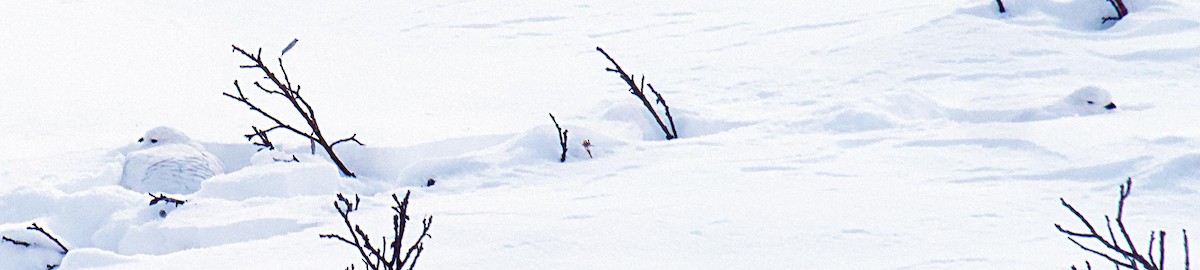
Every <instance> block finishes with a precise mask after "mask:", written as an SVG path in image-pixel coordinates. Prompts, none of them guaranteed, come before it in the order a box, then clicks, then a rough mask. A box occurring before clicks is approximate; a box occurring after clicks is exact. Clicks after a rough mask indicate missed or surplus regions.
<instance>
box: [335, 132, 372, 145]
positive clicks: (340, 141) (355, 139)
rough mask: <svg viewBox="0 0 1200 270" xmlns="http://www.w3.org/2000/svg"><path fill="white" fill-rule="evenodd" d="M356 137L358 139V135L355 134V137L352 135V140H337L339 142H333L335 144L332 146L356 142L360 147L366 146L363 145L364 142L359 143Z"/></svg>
mask: <svg viewBox="0 0 1200 270" xmlns="http://www.w3.org/2000/svg"><path fill="white" fill-rule="evenodd" d="M355 137H358V133H354V135H350V138H345V139H341V140H337V141H335V142H333V144H331V145H330V146H336V145H338V144H339V143H344V142H354V143H357V144H358V145H360V146H361V145H365V144H363V143H362V142H360V141H358V138H355Z"/></svg>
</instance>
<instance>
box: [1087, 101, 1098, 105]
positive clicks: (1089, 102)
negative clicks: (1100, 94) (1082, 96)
mask: <svg viewBox="0 0 1200 270" xmlns="http://www.w3.org/2000/svg"><path fill="white" fill-rule="evenodd" d="M1092 104H1096V102H1095V101H1091V100H1088V105H1092Z"/></svg>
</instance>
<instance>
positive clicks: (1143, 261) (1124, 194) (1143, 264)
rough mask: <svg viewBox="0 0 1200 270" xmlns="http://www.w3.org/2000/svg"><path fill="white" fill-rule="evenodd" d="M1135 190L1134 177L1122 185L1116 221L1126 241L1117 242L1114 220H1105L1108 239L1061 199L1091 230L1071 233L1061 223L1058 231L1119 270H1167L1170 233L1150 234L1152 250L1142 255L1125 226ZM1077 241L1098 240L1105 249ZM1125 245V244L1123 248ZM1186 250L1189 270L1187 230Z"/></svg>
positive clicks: (1185, 260)
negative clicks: (1128, 205) (1166, 243)
mask: <svg viewBox="0 0 1200 270" xmlns="http://www.w3.org/2000/svg"><path fill="white" fill-rule="evenodd" d="M1132 190H1133V178H1129V179H1126V180H1125V184H1124V185H1121V192H1120V197H1119V198H1120V199H1119V200H1118V203H1117V218H1116V219H1115V220H1116V221H1117V228H1118V229H1119V230H1120V232H1121V234H1120V236H1121V237H1122V238H1124V239H1122V240H1118V239H1117V234H1116V233H1114V231H1113V226H1112V220H1110V219H1109V218H1108V216H1105V217H1104V219H1105V221H1106V224H1107V227H1108V236H1107V238H1106V237H1105V236H1104V235H1100V234H1099V233H1098V232H1097V231H1096V228H1095V226H1092V223H1091V222H1090V221H1088V219H1087V218H1086V217H1084V216H1083V214H1081V213H1079V211H1078V210H1076V209H1075V207H1074V206H1072V205H1071V204H1070V203H1067V201H1066V200H1065V199H1062V198H1060V199H1059V200H1060V201H1061V202H1062V205H1063V207H1066V208H1067V210H1069V211H1071V214H1074V215H1075V217H1076V218H1078V219H1079V221H1080V222H1082V223H1083V225H1084V227H1087V231H1086V232H1081V231H1073V230H1068V229H1065V228H1063V226H1062V225H1059V224H1054V227H1055V228H1056V229H1058V231H1059V232H1062V233H1063V234H1066V235H1067V239H1068V240H1070V241H1071V243H1074V244H1075V245H1076V246H1078V247H1079V248H1080V249H1083V250H1084V251H1087V252H1090V253H1092V254H1096V255H1098V256H1100V257H1102V258H1104V259H1105V260H1108V261H1109V262H1112V263H1113V264H1114V265H1116V266H1117V267H1118V268H1121V267H1124V268H1130V269H1139V268H1145V269H1147V270H1161V269H1163V265H1164V264H1165V263H1164V262H1165V254H1166V248H1165V246H1164V244H1165V239H1166V237H1167V233H1166V232H1165V231H1157V235H1156V232H1154V231H1152V232H1151V233H1150V243H1149V245H1148V248H1147V250H1148V251H1147V252H1149V253H1147V254H1142V253H1140V252H1138V250H1137V247H1136V246H1135V245H1134V243H1133V239H1132V238H1131V237H1129V230H1128V229H1127V228H1126V227H1125V221H1124V214H1125V200H1126V199H1128V198H1129V194H1130V191H1132ZM1077 239H1092V240H1095V242H1098V243H1099V244H1100V245H1101V246H1102V247H1103V248H1100V249H1097V248H1091V247H1088V246H1086V245H1084V244H1082V243H1080V242H1079V240H1077ZM1156 239H1157V240H1158V258H1157V259H1155V258H1154V246H1155V243H1154V241H1155V240H1156ZM1122 242H1123V244H1124V245H1122ZM1183 249H1184V265H1185V266H1184V267H1185V269H1188V268H1190V258H1189V255H1188V243H1187V231H1186V230H1185V231H1184V240H1183ZM1072 268H1074V266H1072ZM1088 269H1091V263H1088Z"/></svg>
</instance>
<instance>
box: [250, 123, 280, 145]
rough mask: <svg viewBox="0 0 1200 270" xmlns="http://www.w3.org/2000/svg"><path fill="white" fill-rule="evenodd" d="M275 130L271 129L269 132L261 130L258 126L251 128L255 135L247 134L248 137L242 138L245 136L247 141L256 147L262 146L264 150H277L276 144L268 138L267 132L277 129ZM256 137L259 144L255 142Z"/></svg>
mask: <svg viewBox="0 0 1200 270" xmlns="http://www.w3.org/2000/svg"><path fill="white" fill-rule="evenodd" d="M275 128H277V127H275ZM275 128H269V129H267V130H260V129H258V127H256V126H250V129H251V130H254V133H251V134H246V135H242V136H245V137H246V140H249V141H250V142H251V143H253V144H254V145H257V146H261V147H262V148H265V149H267V150H275V144H273V143H271V138H267V131H271V130H272V129H275ZM254 137H258V140H259V142H254ZM259 150H262V149H259Z"/></svg>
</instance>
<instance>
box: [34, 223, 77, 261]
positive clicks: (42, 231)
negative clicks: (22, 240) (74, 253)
mask: <svg viewBox="0 0 1200 270" xmlns="http://www.w3.org/2000/svg"><path fill="white" fill-rule="evenodd" d="M25 229H28V230H32V231H38V232H40V233H42V235H45V236H46V238H50V241H54V244H57V245H58V248H61V249H62V252H60V253H62V254H67V252H68V251H70V250H69V249H67V246H65V245H63V243H62V242H61V241H58V238H55V237H54V236H53V235H50V232H47V231H46V229H45V228H42V227H40V226H38V225H37V223H33V225H30V226H29V227H27V228H25Z"/></svg>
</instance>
